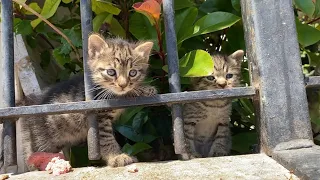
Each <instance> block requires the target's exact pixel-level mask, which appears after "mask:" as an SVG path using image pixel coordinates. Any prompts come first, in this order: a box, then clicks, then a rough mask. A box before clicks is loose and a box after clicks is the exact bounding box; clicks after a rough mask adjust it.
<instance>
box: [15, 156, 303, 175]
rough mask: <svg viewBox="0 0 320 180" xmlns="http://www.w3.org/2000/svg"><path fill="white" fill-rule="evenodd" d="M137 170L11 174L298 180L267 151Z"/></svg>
mask: <svg viewBox="0 0 320 180" xmlns="http://www.w3.org/2000/svg"><path fill="white" fill-rule="evenodd" d="M135 166H136V167H137V168H138V172H136V173H130V172H128V169H129V167H130V166H128V167H121V168H110V167H103V168H94V167H86V168H76V169H74V171H73V172H71V173H68V174H64V175H60V176H53V175H51V174H48V173H47V172H43V171H42V172H29V173H24V174H18V175H12V176H11V177H10V180H11V179H12V180H14V179H32V180H44V179H55V180H56V179H61V180H62V179H75V180H78V179H82V180H85V179H86V180H89V179H90V180H91V179H112V180H128V179H130V180H131V179H133V180H135V179H152V180H154V179H170V180H171V179H173V180H175V179H177V180H182V179H183V180H189V179H190V180H195V179H201V180H203V179H211V180H212V179H213V180H214V179H219V180H227V179H230V180H231V179H232V180H234V179H237V180H242V179H248V180H258V179H263V180H289V179H290V178H291V179H290V180H296V179H298V178H297V177H296V176H295V175H293V174H291V173H290V172H289V171H288V170H287V169H285V168H284V167H282V166H281V165H280V164H278V163H277V162H276V161H275V160H273V159H272V158H270V157H268V156H266V155H265V154H251V155H241V156H227V157H217V158H205V159H194V160H190V161H169V162H156V163H136V164H135Z"/></svg>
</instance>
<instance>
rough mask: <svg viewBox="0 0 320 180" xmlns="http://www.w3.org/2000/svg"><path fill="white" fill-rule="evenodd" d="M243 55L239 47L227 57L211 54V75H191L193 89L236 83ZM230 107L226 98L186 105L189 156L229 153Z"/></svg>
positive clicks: (234, 85)
mask: <svg viewBox="0 0 320 180" xmlns="http://www.w3.org/2000/svg"><path fill="white" fill-rule="evenodd" d="M243 54H244V52H243V51H242V50H238V51H236V52H234V53H233V54H231V55H230V56H223V55H213V56H212V59H213V61H214V67H213V68H214V70H213V74H212V75H211V76H207V77H200V78H193V79H192V85H193V90H214V89H223V88H232V87H236V86H239V84H240V75H241V62H242V59H243ZM227 74H228V75H227ZM230 74H232V75H230ZM230 76H232V77H230ZM231 108H232V107H231V100H229V99H225V100H213V101H204V102H196V103H192V104H191V103H190V104H185V106H184V131H185V137H186V141H187V147H188V156H189V158H200V157H212V156H223V155H228V154H229V152H230V149H231V134H230V128H229V116H230V113H231Z"/></svg>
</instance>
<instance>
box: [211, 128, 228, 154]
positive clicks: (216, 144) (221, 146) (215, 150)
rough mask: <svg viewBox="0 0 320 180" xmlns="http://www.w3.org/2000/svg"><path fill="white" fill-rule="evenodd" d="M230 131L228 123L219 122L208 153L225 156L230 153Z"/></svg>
mask: <svg viewBox="0 0 320 180" xmlns="http://www.w3.org/2000/svg"><path fill="white" fill-rule="evenodd" d="M231 145H232V144H231V132H230V128H229V123H228V122H226V123H219V124H218V125H217V133H216V135H215V139H214V141H213V143H212V146H211V148H210V152H209V154H208V156H209V157H213V156H226V155H229V154H230V149H231Z"/></svg>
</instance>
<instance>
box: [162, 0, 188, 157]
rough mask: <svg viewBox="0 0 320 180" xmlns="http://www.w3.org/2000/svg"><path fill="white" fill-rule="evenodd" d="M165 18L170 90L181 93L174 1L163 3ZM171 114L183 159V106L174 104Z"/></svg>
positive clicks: (178, 150)
mask: <svg viewBox="0 0 320 180" xmlns="http://www.w3.org/2000/svg"><path fill="white" fill-rule="evenodd" d="M163 17H164V25H165V32H166V45H167V61H168V70H169V73H168V77H169V89H170V92H173V93H176V92H181V85H180V77H179V59H178V51H177V38H176V32H175V29H174V23H175V20H174V10H173V1H172V0H164V1H163ZM171 114H172V122H173V140H174V150H175V153H176V154H181V155H182V157H183V155H184V154H186V151H185V138H184V130H183V114H182V106H181V104H173V105H172V107H171Z"/></svg>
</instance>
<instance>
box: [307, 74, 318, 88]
mask: <svg viewBox="0 0 320 180" xmlns="http://www.w3.org/2000/svg"><path fill="white" fill-rule="evenodd" d="M305 84H306V87H307V88H320V76H310V77H305Z"/></svg>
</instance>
